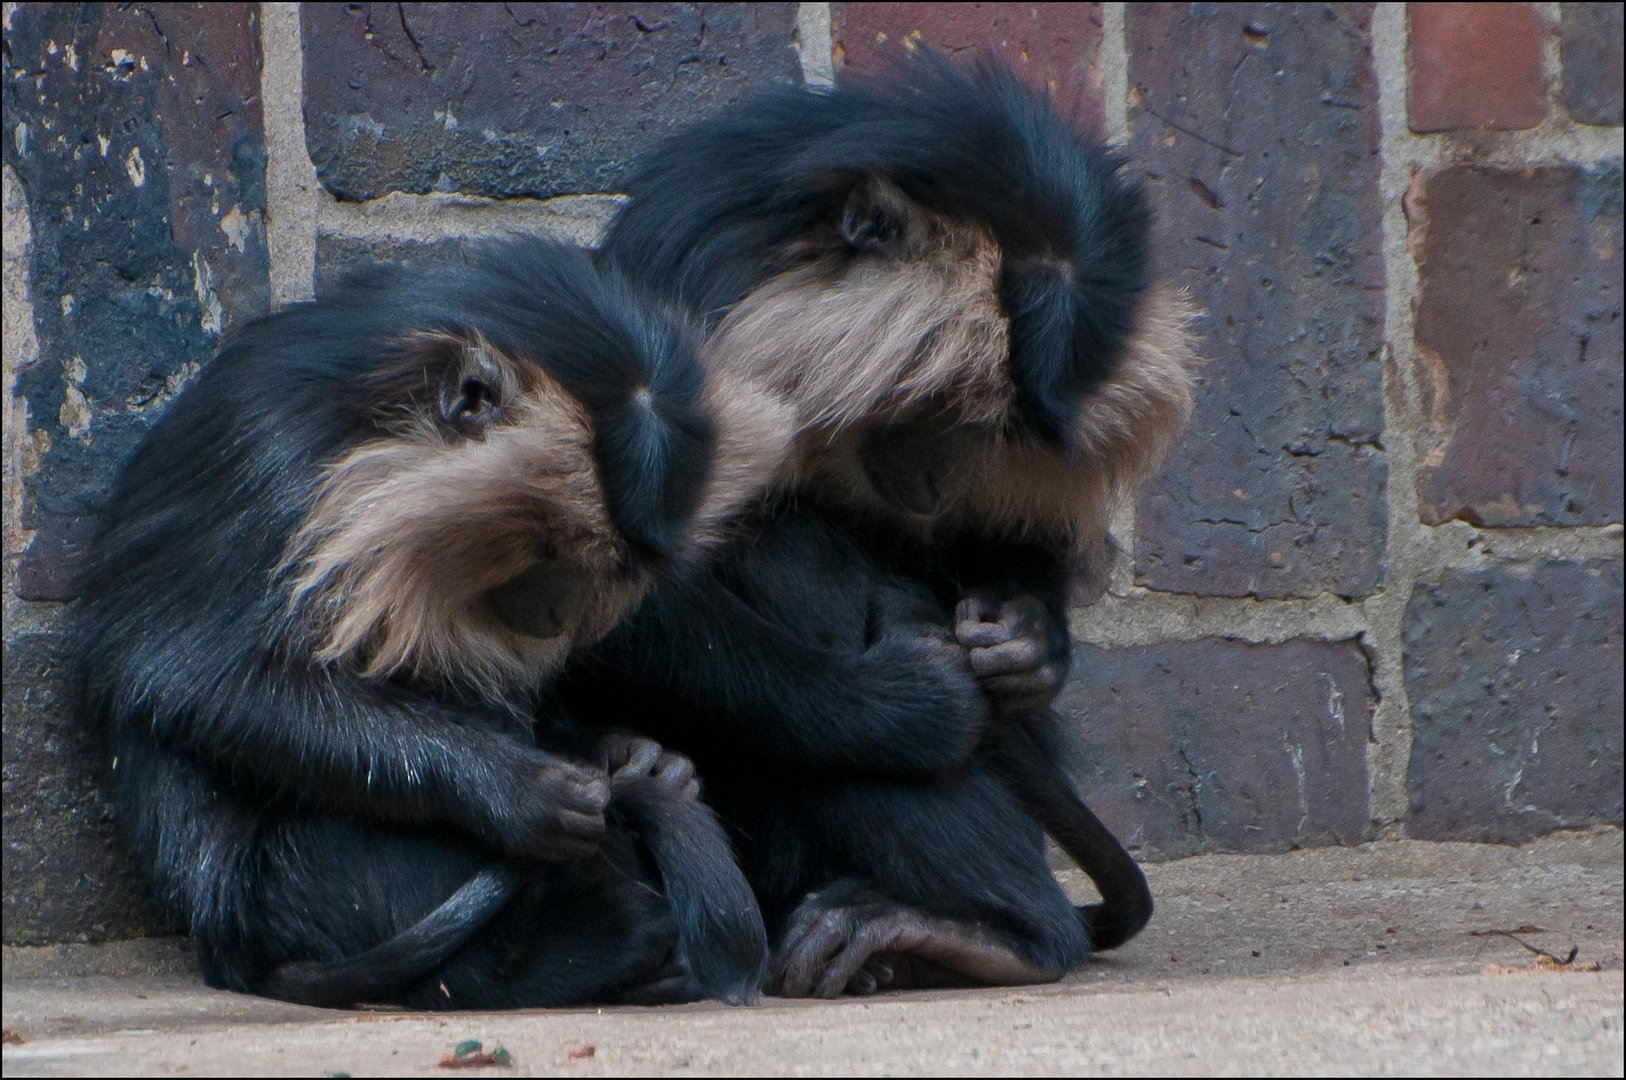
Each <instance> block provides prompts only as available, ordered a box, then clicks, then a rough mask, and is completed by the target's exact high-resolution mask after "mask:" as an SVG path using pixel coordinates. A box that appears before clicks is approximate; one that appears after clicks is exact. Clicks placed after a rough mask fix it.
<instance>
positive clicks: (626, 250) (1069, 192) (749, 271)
mask: <svg viewBox="0 0 1626 1080" xmlns="http://www.w3.org/2000/svg"><path fill="white" fill-rule="evenodd" d="M1121 165H1122V163H1121V162H1120V161H1119V160H1118V159H1117V158H1116V157H1115V156H1113V155H1112V154H1110V153H1108V152H1107V151H1106V150H1104V149H1103V148H1101V147H1100V146H1098V145H1097V144H1094V143H1091V142H1088V141H1086V140H1084V139H1082V138H1080V136H1079V135H1078V133H1077V132H1076V131H1075V130H1074V129H1073V128H1072V127H1071V126H1070V125H1069V124H1068V123H1067V122H1066V121H1065V120H1064V119H1063V118H1061V117H1060V116H1058V115H1057V114H1056V113H1055V111H1054V110H1052V109H1051V107H1050V105H1049V103H1048V102H1047V101H1045V100H1044V99H1043V98H1041V97H1039V96H1037V95H1035V94H1033V93H1032V92H1031V91H1029V90H1027V89H1026V88H1025V87H1023V86H1022V84H1021V83H1020V82H1019V81H1018V80H1017V79H1016V77H1015V76H1014V75H1013V74H1011V72H1010V71H1009V70H1008V69H1007V68H1005V67H1003V66H1000V65H997V64H985V65H983V66H981V67H979V68H978V69H977V70H976V71H975V72H972V73H970V74H967V73H964V72H962V71H959V70H958V69H956V68H955V67H953V66H951V65H950V64H948V63H947V62H946V61H943V60H940V59H938V58H936V57H934V56H931V55H930V54H922V55H921V57H920V58H918V59H917V60H915V61H914V62H913V63H910V64H908V65H907V66H906V67H905V68H904V69H903V70H900V71H898V72H896V73H894V76H893V78H892V79H890V80H888V81H885V82H881V83H877V84H869V85H858V86H852V87H849V86H845V85H844V86H843V87H842V88H840V89H838V90H835V91H828V92H820V91H807V90H801V89H794V88H781V89H778V90H775V91H772V92H770V93H767V94H765V95H763V96H760V97H758V98H756V99H755V100H753V101H751V102H750V103H748V104H747V105H744V106H741V107H739V108H737V109H734V110H731V111H728V112H725V113H722V114H721V115H718V116H716V117H713V118H711V119H709V120H706V121H704V122H702V123H701V124H699V125H697V126H695V127H693V128H691V129H690V130H688V131H686V132H684V133H682V134H680V135H678V136H676V137H674V138H671V139H669V140H667V141H666V142H665V143H664V144H663V145H662V146H660V147H659V148H657V149H656V150H655V151H654V152H652V153H651V154H650V155H649V156H648V157H647V158H645V159H644V161H643V162H642V163H641V164H640V165H639V167H638V168H637V169H636V171H635V172H634V173H633V175H632V177H631V179H630V180H629V181H628V183H627V185H626V190H627V192H628V193H629V194H630V195H631V196H632V202H631V203H630V204H629V205H628V206H627V207H625V208H624V209H623V210H622V211H621V213H620V214H619V215H617V217H616V220H615V222H614V223H613V225H612V228H611V232H610V234H609V236H608V237H607V238H606V240H605V243H604V246H603V248H602V250H603V252H604V253H605V254H606V255H607V256H608V257H610V258H611V259H614V260H616V261H619V262H621V263H622V264H623V265H624V266H625V268H626V270H627V273H628V274H629V275H630V276H631V277H632V278H633V279H634V280H636V281H638V282H640V283H642V284H644V285H646V286H647V287H649V288H651V289H653V290H657V291H658V294H659V295H661V296H663V297H666V298H669V299H672V300H674V301H677V302H679V303H681V304H683V305H684V306H686V307H687V308H688V309H689V310H691V311H694V312H696V313H697V314H698V315H699V316H700V317H701V318H702V319H704V320H705V321H706V322H707V323H708V325H709V324H712V323H715V321H716V320H717V319H719V318H720V317H721V316H722V315H723V313H724V312H726V311H727V310H728V309H729V308H730V307H731V306H733V305H734V304H735V303H736V302H738V301H739V300H740V299H741V298H742V297H744V296H745V295H746V294H747V293H749V292H750V291H751V290H752V289H753V288H754V287H755V286H757V285H759V284H761V283H762V281H764V280H765V279H766V278H767V277H769V276H771V275H772V274H774V273H776V272H778V271H780V270H783V269H785V267H784V266H783V265H781V263H780V262H779V261H778V253H779V252H781V251H782V250H783V249H784V248H785V247H786V246H787V245H788V244H790V243H791V242H792V241H795V240H796V239H798V238H800V237H805V236H807V235H810V234H814V233H817V232H820V231H824V230H829V229H832V228H834V227H837V226H838V223H839V222H840V220H841V215H842V210H843V207H844V205H845V203H846V201H847V198H848V196H849V195H850V194H851V192H852V190H853V188H854V186H855V185H856V184H857V182H858V181H860V180H861V179H863V178H865V177H869V176H880V177H884V178H886V179H888V180H890V181H891V182H892V183H893V184H895V185H896V186H897V187H898V188H899V189H900V190H902V191H903V193H904V194H906V195H908V196H909V197H910V198H911V199H913V200H914V201H916V202H918V203H919V204H921V205H922V206H924V207H926V208H927V209H930V210H935V211H938V212H941V213H944V214H946V215H949V216H951V217H954V218H960V219H971V220H975V221H978V222H980V223H981V224H982V225H984V226H985V227H986V228H987V229H988V230H989V231H990V232H991V233H992V235H993V237H994V239H995V241H997V242H998V244H999V246H1000V248H1001V250H1002V251H1003V252H1004V256H1005V270H1004V280H1003V282H1002V286H1001V291H1002V294H1003V299H1004V303H1005V307H1006V310H1007V312H1009V314H1010V315H1011V321H1012V337H1011V353H1012V355H1011V363H1012V366H1013V368H1014V371H1015V374H1016V377H1017V387H1018V393H1019V395H1020V402H1019V404H1020V409H1019V416H1020V418H1021V419H1022V421H1023V422H1024V423H1025V425H1026V427H1027V429H1028V430H1029V431H1030V432H1031V433H1032V434H1034V435H1036V436H1038V437H1040V438H1044V439H1047V440H1050V441H1054V442H1063V441H1065V439H1066V435H1067V432H1068V430H1069V428H1070V424H1069V421H1070V420H1071V418H1072V416H1073V414H1074V410H1075V408H1076V406H1077V403H1078V401H1079V399H1080V398H1081V397H1082V396H1084V395H1085V394H1088V393H1089V392H1090V391H1091V390H1093V389H1094V388H1095V387H1096V386H1098V385H1099V384H1100V383H1101V381H1102V380H1104V379H1105V378H1107V377H1108V376H1109V375H1110V374H1111V371H1112V368H1113V364H1114V363H1115V362H1116V360H1117V356H1118V353H1119V350H1120V349H1121V347H1122V345H1123V343H1124V341H1125V339H1126V338H1127V337H1128V335H1129V332H1130V330H1131V329H1132V323H1133V319H1134V313H1135V308H1136V305H1137V303H1138V301H1139V299H1140V295H1141V292H1142V290H1143V289H1144V288H1145V286H1146V278H1147V272H1148V271H1147V246H1146V234H1147V229H1148V224H1149V213H1148V211H1147V209H1146V205H1145V201H1144V199H1143V198H1142V196H1141V193H1140V191H1139V189H1138V188H1137V187H1136V186H1135V185H1134V184H1132V183H1130V182H1128V181H1127V180H1126V179H1125V178H1124V177H1123V176H1122V175H1121Z"/></svg>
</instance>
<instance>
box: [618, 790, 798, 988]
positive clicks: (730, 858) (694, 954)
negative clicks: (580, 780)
mask: <svg viewBox="0 0 1626 1080" xmlns="http://www.w3.org/2000/svg"><path fill="white" fill-rule="evenodd" d="M613 785H614V786H613V787H612V789H611V797H610V813H611V814H612V816H614V817H617V818H619V819H620V820H621V821H623V822H624V823H625V824H627V825H629V826H630V827H632V828H633V829H634V830H636V832H637V833H638V835H639V836H640V837H641V838H642V839H643V842H644V844H645V845H646V846H647V847H648V848H649V853H650V856H651V857H652V858H653V859H654V861H655V866H656V869H658V870H659V871H660V875H661V882H662V885H663V887H664V889H665V893H666V900H667V903H668V904H669V905H670V906H671V909H672V915H673V918H674V919H675V920H676V922H677V929H678V944H679V947H680V948H681V950H682V953H683V957H684V959H685V961H686V962H687V965H688V969H689V974H690V975H691V976H692V977H693V978H694V980H695V982H696V983H697V984H698V985H699V987H700V989H701V990H702V991H704V992H705V994H706V995H707V996H708V997H713V998H716V999H717V1000H719V1001H722V1002H725V1003H726V1004H729V1005H748V1004H751V1003H752V1002H754V1001H756V1000H757V998H758V997H760V996H761V994H762V984H763V981H764V980H765V979H766V978H767V973H768V934H767V931H766V930H765V929H764V928H763V925H762V911H761V909H760V908H758V907H757V901H756V896H755V894H753V893H752V892H751V886H750V885H749V884H748V883H747V882H746V880H745V875H744V874H743V873H741V872H740V868H739V864H738V863H737V862H736V861H735V859H734V849H733V847H732V846H731V845H730V844H729V841H728V834H727V833H726V832H725V831H724V830H723V827H722V824H721V823H720V822H718V820H717V816H716V815H715V814H713V813H712V812H711V809H710V808H709V807H707V806H705V805H704V804H703V803H701V802H700V801H699V800H697V799H695V798H693V797H692V796H690V795H687V794H685V793H683V792H681V791H677V790H674V789H673V788H672V787H671V786H669V785H668V784H665V783H663V782H661V781H659V780H653V779H650V778H648V777H641V776H640V777H628V778H626V779H622V780H615V781H613Z"/></svg>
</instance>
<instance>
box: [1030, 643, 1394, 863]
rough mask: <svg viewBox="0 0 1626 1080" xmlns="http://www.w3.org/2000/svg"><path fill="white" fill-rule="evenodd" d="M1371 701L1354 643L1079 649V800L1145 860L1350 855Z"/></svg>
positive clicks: (1065, 700)
mask: <svg viewBox="0 0 1626 1080" xmlns="http://www.w3.org/2000/svg"><path fill="white" fill-rule="evenodd" d="M1375 704H1376V698H1375V696H1374V694H1373V691H1372V683H1371V678H1370V674H1369V670H1368V665H1367V660H1366V656H1365V655H1364V654H1363V653H1362V652H1361V650H1360V648H1359V647H1358V646H1357V645H1356V644H1355V643H1353V642H1331V643H1329V642H1320V641H1289V642H1286V643H1284V644H1280V645H1250V644H1246V643H1243V642H1238V641H1223V640H1220V639H1217V638H1210V639H1207V640H1203V641H1191V642H1172V643H1167V644H1162V645H1151V646H1145V647H1136V648H1119V649H1101V648H1094V647H1087V646H1086V647H1079V648H1078V649H1077V650H1076V653H1075V658H1074V664H1073V679H1072V681H1071V682H1070V683H1069V684H1068V687H1067V689H1066V690H1065V691H1063V694H1062V697H1061V699H1060V702H1059V707H1060V708H1061V709H1062V710H1063V712H1064V713H1065V714H1066V715H1067V716H1068V717H1069V719H1070V720H1071V721H1072V722H1073V723H1074V724H1075V725H1076V726H1077V730H1078V731H1080V732H1081V733H1082V735H1083V740H1082V747H1081V750H1082V753H1081V754H1080V761H1081V765H1082V768H1083V773H1082V777H1081V782H1080V788H1081V791H1082V792H1083V794H1084V796H1085V797H1086V798H1087V799H1089V801H1090V805H1091V806H1092V807H1094V808H1095V810H1096V811H1097V812H1098V813H1099V814H1100V816H1101V819H1102V820H1103V821H1105V822H1106V823H1107V825H1108V826H1109V827H1110V828H1111V829H1112V830H1113V832H1114V833H1116V834H1117V835H1118V836H1119V837H1120V838H1122V839H1124V840H1125V842H1127V843H1129V844H1131V845H1132V846H1134V847H1138V848H1140V849H1141V850H1142V851H1143V852H1145V853H1146V854H1147V855H1149V856H1153V857H1174V856H1181V855H1191V854H1195V853H1196V852H1199V851H1282V850H1285V849H1287V848H1292V847H1302V846H1309V845H1321V844H1354V843H1357V842H1359V841H1360V840H1361V839H1362V837H1363V836H1364V835H1365V832H1366V828H1367V825H1368V821H1369V818H1370V813H1369V810H1368V806H1369V802H1370V800H1369V796H1368V794H1367V779H1366V748H1367V742H1368V740H1369V738H1370V732H1371V724H1372V711H1373V708H1374V706H1375Z"/></svg>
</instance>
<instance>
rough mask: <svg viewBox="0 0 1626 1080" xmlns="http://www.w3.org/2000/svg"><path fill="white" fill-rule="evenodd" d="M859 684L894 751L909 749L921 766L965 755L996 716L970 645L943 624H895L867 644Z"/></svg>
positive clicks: (879, 732)
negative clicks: (969, 652) (971, 657)
mask: <svg viewBox="0 0 1626 1080" xmlns="http://www.w3.org/2000/svg"><path fill="white" fill-rule="evenodd" d="M853 687H854V689H855V690H856V691H857V692H860V693H862V695H863V697H864V706H865V709H864V713H865V715H866V716H867V717H869V722H870V724H871V726H872V728H873V731H874V734H875V737H876V738H878V739H882V740H884V741H885V742H886V744H887V746H888V749H889V750H891V751H893V752H898V751H903V750H907V752H908V754H910V755H911V756H912V757H914V758H915V759H916V760H915V761H914V762H912V764H913V766H914V767H915V769H916V770H917V771H918V772H919V773H921V774H925V775H936V774H938V773H940V772H942V771H944V770H945V769H952V768H955V767H957V766H959V765H960V764H961V763H963V762H964V761H965V760H966V759H967V758H969V757H970V756H971V754H972V753H973V752H974V750H975V749H976V746H977V743H978V742H979V741H980V740H981V738H982V733H983V730H984V728H985V727H986V726H987V723H988V700H987V698H986V697H985V696H984V695H983V693H982V689H981V687H980V686H979V684H978V681H977V676H976V673H975V671H974V670H973V669H972V667H971V663H970V660H969V659H968V657H967V656H966V651H965V649H963V648H961V647H960V643H959V642H958V641H956V640H955V639H954V635H953V634H952V633H951V632H950V631H949V630H948V629H947V628H946V627H943V626H941V625H936V624H933V623H927V622H912V621H911V622H898V623H894V624H893V625H891V626H890V627H888V628H887V630H886V632H885V633H884V634H883V635H882V636H881V637H880V638H879V639H877V640H876V641H875V643H874V644H872V645H871V646H870V647H869V648H868V649H867V650H865V652H864V656H863V666H862V668H861V669H860V672H859V677H858V678H856V679H855V680H854V682H853Z"/></svg>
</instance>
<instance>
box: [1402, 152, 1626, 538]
mask: <svg viewBox="0 0 1626 1080" xmlns="http://www.w3.org/2000/svg"><path fill="white" fill-rule="evenodd" d="M1407 211H1408V214H1409V215H1410V217H1411V219H1412V250H1413V253H1414V255H1415V257H1416V260H1417V267H1418V278H1419V284H1418V292H1417V299H1416V305H1415V308H1416V314H1417V319H1416V333H1417V348H1418V353H1419V355H1420V357H1421V359H1422V369H1423V372H1424V374H1425V376H1426V377H1425V378H1424V380H1423V382H1424V384H1425V391H1426V392H1425V398H1424V402H1423V405H1424V408H1425V410H1426V411H1427V413H1428V415H1429V417H1430V419H1431V421H1432V423H1431V425H1430V428H1431V430H1432V431H1434V432H1435V433H1436V434H1437V441H1436V442H1435V443H1434V445H1432V446H1431V447H1429V452H1427V453H1426V454H1425V456H1424V459H1423V461H1422V463H1421V465H1420V467H1419V469H1418V476H1417V494H1418V501H1419V510H1420V513H1421V514H1422V516H1423V519H1424V520H1425V521H1428V522H1431V523H1434V522H1440V521H1445V520H1448V519H1451V518H1461V519H1463V520H1465V521H1470V522H1474V523H1476V524H1483V525H1578V524H1593V525H1596V524H1604V523H1607V522H1613V521H1620V520H1621V502H1622V498H1621V492H1622V483H1621V451H1622V447H1621V422H1622V421H1621V392H1622V382H1621V373H1622V348H1621V274H1622V265H1621V174H1620V168H1619V166H1613V167H1610V168H1607V169H1603V170H1599V171H1588V170H1584V169H1580V168H1575V167H1568V166H1564V167H1546V168H1529V169H1521V170H1517V171H1510V170H1500V169H1491V168H1483V167H1478V166H1464V167H1452V168H1447V169H1444V170H1441V171H1439V172H1435V173H1432V174H1425V175H1423V176H1420V177H1419V178H1418V179H1417V180H1416V181H1415V182H1414V184H1413V187H1412V191H1411V194H1410V196H1409V197H1408V199H1407Z"/></svg>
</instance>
